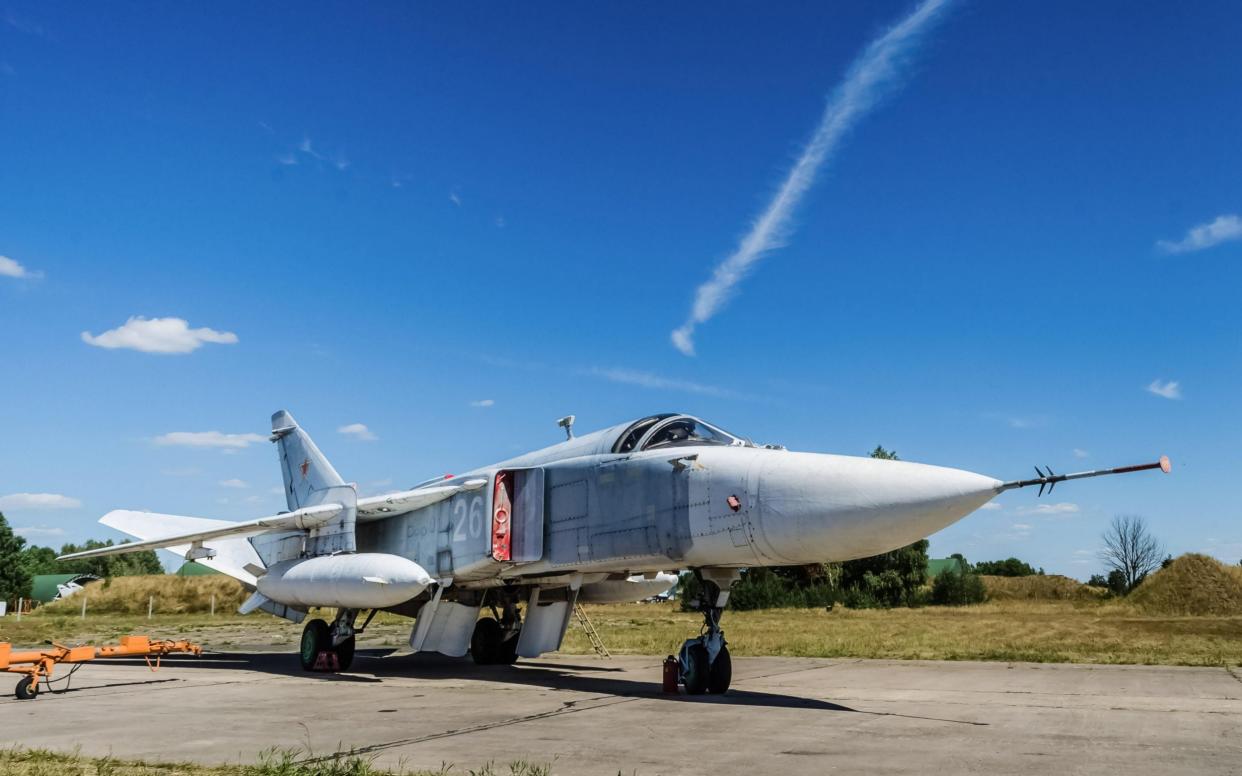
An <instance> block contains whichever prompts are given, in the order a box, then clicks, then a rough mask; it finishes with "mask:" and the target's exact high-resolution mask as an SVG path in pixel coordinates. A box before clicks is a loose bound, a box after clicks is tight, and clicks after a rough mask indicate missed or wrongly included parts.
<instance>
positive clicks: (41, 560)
mask: <svg viewBox="0 0 1242 776" xmlns="http://www.w3.org/2000/svg"><path fill="white" fill-rule="evenodd" d="M21 563H22V565H23V566H25V567H26V573H28V574H30V576H32V577H34V576H38V575H39V574H56V573H57V572H58V571H59V568H58V566H57V562H56V550H53V549H52V548H51V547H39V546H38V545H35V544H32V545H30V546H28V547H27V548H26V549H24V550H22V559H21Z"/></svg>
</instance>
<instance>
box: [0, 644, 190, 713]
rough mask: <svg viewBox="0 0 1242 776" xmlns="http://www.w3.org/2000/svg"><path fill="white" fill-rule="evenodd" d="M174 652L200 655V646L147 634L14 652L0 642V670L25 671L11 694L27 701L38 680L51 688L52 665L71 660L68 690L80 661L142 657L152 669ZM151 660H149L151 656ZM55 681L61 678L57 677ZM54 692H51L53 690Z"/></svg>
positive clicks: (35, 690) (31, 695)
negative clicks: (103, 642) (96, 644)
mask: <svg viewBox="0 0 1242 776" xmlns="http://www.w3.org/2000/svg"><path fill="white" fill-rule="evenodd" d="M174 652H186V653H189V654H192V655H201V654H202V653H203V648H202V647H200V646H198V645H197V644H191V643H190V642H188V641H158V640H157V641H152V640H151V639H150V638H148V637H147V636H122V637H121V643H120V644H109V645H107V646H103V647H90V646H86V647H66V646H65V645H64V644H57V643H55V642H52V648H51V649H40V650H30V651H26V652H14V651H13V645H12V644H9V643H8V642H0V671H8V672H10V673H14V674H25V676H24V677H22V679H21V680H20V681H18V683H17V692H16V693H15V694H16V695H17V697H18V698H19V699H20V700H30V699H32V698H34V697H35V696H36V695H38V694H39V685H40V683H42V684H45V685H47V687H48V689H49V690H51V683H52V681H53V680H52V667H53V666H55V665H56V664H57V663H72V664H74V666H73V668H71V669H70V670H69V673H68V674H67V675H66V676H64V677H63V680H64V681H65V682H66V686H65V687H64V688H62V690H61V691H63V690H65V689H68V681H69V677H71V676H73V674H74V672H76V671H77V670H78V669H79V668H81V667H82V666H81V664H82V663H87V662H89V661H91V660H96V659H98V658H108V657H145V658H146V659H147V667H149V668H150V669H151V670H152V671H157V670H159V667H160V658H162V657H163V656H164V655H168V654H171V653H174ZM152 657H154V658H155V661H154V662H152V660H151V658H152ZM55 681H61V679H57V680H55ZM54 692H55V691H54Z"/></svg>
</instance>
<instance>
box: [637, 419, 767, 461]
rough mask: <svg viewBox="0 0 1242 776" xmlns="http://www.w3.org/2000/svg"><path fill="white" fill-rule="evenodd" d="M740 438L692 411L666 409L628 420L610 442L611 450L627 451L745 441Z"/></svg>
mask: <svg viewBox="0 0 1242 776" xmlns="http://www.w3.org/2000/svg"><path fill="white" fill-rule="evenodd" d="M748 444H749V442H747V441H746V440H744V439H741V438H740V437H735V436H733V435H732V434H730V433H728V432H727V431H724V430H722V429H720V428H717V427H716V426H713V425H711V424H710V423H706V422H704V421H702V420H699V419H698V418H696V417H694V416H692V415H679V414H677V413H675V412H666V413H663V414H660V415H651V416H649V417H646V418H643V419H642V420H639V421H637V422H635V423H633V424H631V425H630V426H629V427H628V428H626V429H625V431H623V432H621V436H620V437H619V438H618V439H617V442H616V444H614V445H613V446H612V451H613V452H614V453H631V452H634V451H635V450H659V449H662V448H666V447H682V446H686V445H721V446H726V447H728V446H733V445H737V446H742V445H748Z"/></svg>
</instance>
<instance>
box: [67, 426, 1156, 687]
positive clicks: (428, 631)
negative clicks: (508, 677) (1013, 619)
mask: <svg viewBox="0 0 1242 776" xmlns="http://www.w3.org/2000/svg"><path fill="white" fill-rule="evenodd" d="M272 426H273V432H272V441H273V442H275V443H276V444H277V447H278V450H279V456H280V461H281V469H282V473H283V476H284V480H285V488H284V492H285V494H286V497H287V502H288V506H289V512H287V513H282V514H280V515H274V516H270V517H266V518H258V519H256V520H251V521H246V522H242V523H229V522H226V521H219V520H210V519H206V518H196V517H183V516H174V515H158V514H153V513H143V512H132V511H127V510H117V511H113V512H110V513H108V514H107V515H105V516H104V518H103V519H102V521H101V522H103V523H105V524H106V525H109V526H111V527H113V528H116V529H118V530H121V531H124V532H126V533H129V534H130V535H132V536H136V537H138V538H139V539H140V540H141V541H140V542H138V543H135V544H133V545H119V546H113V547H108V548H103V549H99V550H91V551H87V552H83V553H77V554H75V555H73V556H67V557H91V556H95V555H104V554H111V553H118V552H130V551H134V550H136V549H145V548H150V547H166V548H172V549H175V550H176V551H177V552H179V553H183V554H185V556H186V557H187V558H190V557H192V558H196V559H199V562H201V563H204V564H205V565H208V566H210V567H212V568H216V569H218V570H220V571H222V572H224V573H226V574H229V575H231V576H234V577H236V578H237V579H239V580H241V581H242V582H243V584H245V585H246V586H247V587H248V588H251V589H254V588H256V587H257V588H258V591H257V592H256V593H255V594H254V595H252V597H251V599H250V600H248V601H247V602H246V604H245V605H244V610H245V611H252V610H254V609H256V608H260V609H263V610H265V611H268V612H271V613H273V614H276V615H278V616H281V617H287V618H289V619H293V620H295V621H300V620H301V618H302V617H303V616H305V612H306V610H307V609H308V608H310V607H312V606H335V607H339V612H338V616H337V621H336V622H335V623H334V624H333V626H332V628H331V634H332V635H331V644H332V648H335V645H337V644H340V643H342V642H343V641H345V640H348V639H351V638H352V637H353V633H354V630H353V622H354V617H356V616H357V614H358V612H359V610H362V609H372V610H375V609H387V610H389V611H395V612H398V613H401V614H407V615H410V616H417V617H418V618H419V624H418V625H417V626H416V628H415V630H414V632H413V633H412V635H411V643H412V644H414V645H416V648H422V649H435V650H438V651H441V652H444V653H445V654H464V653H465V651H466V650H467V648H469V646H470V644H469V643H467V642H470V641H471V638H472V637H471V633H470V628H469V627H468V626H469V624H470V623H472V622H474V621H475V620H476V619H477V618H478V617H479V612H480V611H482V610H483V607H484V606H485V605H486V606H488V607H491V609H492V611H496V612H498V617H499V620H491V619H490V618H487V617H484V618H483V619H479V620H478V625H477V627H476V629H475V633H474V636H473V639H475V640H477V639H479V638H484V641H485V642H487V643H488V644H490V645H491V646H488V647H487V648H486V651H488V652H489V654H490V655H491V657H490V658H489V659H493V658H494V659H497V660H500V659H501V658H503V657H504V654H508V655H509V657H510V658H511V657H512V656H513V655H514V654H521V655H524V656H525V655H529V654H537V652H538V651H547V650H548V649H550V648H553V649H554V648H555V647H556V646H557V645H559V643H560V638H561V637H563V635H564V631H565V628H566V627H567V626H568V618H569V612H570V610H571V609H572V606H573V604H574V603H575V602H577V601H578V600H588V601H621V600H641V599H644V598H647V597H650V596H651V595H655V594H659V593H663V592H665V591H667V590H668V587H669V585H670V584H671V580H673V579H674V578H673V577H671V576H668V575H666V576H663V577H660V576H657V574H658V572H664V571H672V570H678V569H691V570H694V571H695V573H696V574H697V575H699V576H700V578H701V580H703V584H704V585H705V586H706V587H705V589H709V590H712V591H716V592H715V593H713V594H712V596H714V598H713V599H711V600H709V599H704V601H705V603H704V607H703V608H702V611H704V613H705V617H706V619H707V623H706V626H705V631H706V632H705V635H704V636H701V637H700V638H699V639H697V640H691V641H688V642H687V644H686V646H685V647H684V648H683V668H685V670H687V671H688V672H689V673H690V674H693V673H694V672H693V671H692V670H691V669H690V668H688V667H687V666H690V665H691V664H692V663H694V662H695V661H696V660H709V661H710V664H711V665H715V660H716V657H717V655H718V654H719V653H720V651H721V650H722V649H724V641H723V635H722V631H720V628H719V616H720V612H721V610H722V609H723V607H724V604H725V602H726V601H727V598H728V594H727V593H728V588H729V586H730V585H731V584H732V581H734V580H736V578H737V572H736V569H739V568H745V567H751V566H782V565H798V564H805V563H821V562H826V561H844V560H850V559H853V558H860V557H868V556H872V555H877V554H880V553H883V552H887V551H890V550H894V549H897V548H899V547H902V546H905V545H907V544H909V543H911V542H913V541H916V540H918V539H922V538H924V537H926V536H928V535H930V534H932V533H934V532H936V531H938V530H940V529H942V528H944V527H946V526H948V525H950V524H952V523H954V522H956V521H957V520H960V519H962V518H963V517H965V516H966V515H969V514H970V513H971V512H973V511H975V510H976V509H978V508H979V507H981V506H982V505H984V504H986V503H987V502H988V501H990V500H991V499H992V498H994V497H995V496H996V495H997V494H998V493H1000V492H1002V491H1004V490H1007V489H1010V488H1016V487H1026V486H1030V485H1036V484H1038V485H1039V486H1040V493H1041V494H1042V492H1043V489H1044V487H1045V486H1047V487H1053V486H1055V484H1057V483H1059V482H1063V481H1065V480H1068V479H1079V478H1084V477H1094V476H1099V475H1103V474H1119V473H1126V472H1131V471H1141V470H1145V469H1152V468H1160V469H1163V470H1164V471H1165V472H1168V471H1169V463H1168V460H1167V459H1164V458H1162V459H1161V460H1160V462H1159V463H1154V464H1144V465H1141V466H1133V467H1123V468H1120V469H1110V470H1099V471H1093V472H1079V473H1076V474H1069V475H1053V474H1052V473H1051V472H1050V471H1049V472H1046V473H1045V472H1042V471H1041V472H1040V476H1039V477H1037V478H1035V479H1030V480H1021V481H1012V482H1002V481H1001V480H997V479H994V478H992V477H988V476H984V475H981V474H975V473H973V472H968V471H962V470H960V469H952V468H946V467H941V466H930V465H926V464H920V463H912V462H906V461H894V460H883V459H875V458H863V457H852V456H842V455H831V454H823V453H806V452H792V451H788V450H785V449H783V448H779V447H769V446H765V447H757V446H755V445H754V444H752V443H750V442H749V441H747V440H745V439H742V438H740V437H736V436H734V435H731V434H729V433H728V432H725V431H723V430H721V429H720V428H718V427H716V426H713V425H712V424H710V423H706V422H704V421H702V420H700V419H698V418H695V417H693V416H689V415H678V414H675V413H666V414H662V415H653V416H649V417H647V418H643V419H640V420H637V421H634V422H633V423H625V424H619V425H617V426H613V427H610V428H607V429H604V430H602V431H597V432H594V433H591V434H587V435H584V436H580V437H572V436H571V437H570V438H569V439H567V440H565V441H563V442H560V443H559V444H556V445H552V446H550V447H546V448H543V449H541V450H537V451H534V452H531V453H527V454H525V455H522V456H518V457H516V458H511V459H509V460H507V461H503V462H501V463H498V464H493V465H491V466H486V467H482V468H479V469H475V470H473V471H469V472H466V473H465V474H463V475H461V476H459V477H446V478H439V479H435V480H429V481H426V482H424V483H421V484H420V485H417V486H415V487H414V488H411V489H410V490H407V491H402V492H399V493H395V494H389V495H386V496H378V497H372V498H367V499H358V498H357V492H356V487H355V486H354V485H353V484H351V483H347V482H345V481H344V480H343V479H342V478H341V476H340V475H339V474H338V473H337V472H336V470H335V469H334V468H333V467H332V465H331V464H330V463H329V462H328V461H327V459H326V458H325V457H324V456H323V453H322V452H321V451H320V450H319V448H318V447H317V446H316V445H315V444H314V442H313V441H312V440H311V438H310V437H309V435H307V434H306V432H305V431H304V430H303V429H301V428H300V427H299V426H298V425H297V422H296V421H295V420H294V419H293V417H292V415H290V414H289V413H288V412H285V411H281V412H278V413H276V414H275V415H274V416H273V418H272ZM570 434H572V430H570ZM639 575H641V576H639ZM521 606H525V608H526V616H525V618H523V617H522V616H521V615H520V612H519V607H521ZM501 611H503V614H499V613H500V612H501ZM489 620H490V622H492V623H493V624H492V625H487V622H488V621H489ZM524 621H525V622H524ZM496 622H500V623H501V624H500V625H499V626H497V625H495V623H496ZM316 623H318V625H316ZM326 627H327V626H324V625H323V623H322V622H320V621H312V622H311V623H308V626H307V628H308V630H307V631H306V632H307V633H309V634H311V637H312V642H311V643H312V646H313V645H314V644H315V643H318V642H316V641H315V639H319V638H323V637H322V636H321V635H317V634H321V632H326ZM498 628H499V630H498ZM524 628H525V629H527V630H526V632H525V633H524V634H523V629H524ZM479 629H482V631H486V632H483V633H482V636H480V633H481V632H482V631H480V630H479ZM489 629H490V630H489ZM497 634H500V635H497ZM502 637H503V641H496V639H501V638H502ZM489 638H490V639H492V641H490V642H488V641H487V639H489ZM463 639H464V640H465V641H463ZM493 642H494V643H493ZM499 644H506V645H509V646H508V647H506V648H505V649H507V650H509V651H508V652H507V653H506V652H504V650H501V652H497V651H496V650H497V649H500V647H498V646H497V645H499ZM514 644H520V646H519V647H517V652H513V650H512V646H513V645H514ZM695 644H697V645H699V646H702V647H703V648H704V650H705V654H706V655H707V657H706V658H700V657H695V656H694V655H690V656H689V657H687V654H688V653H687V650H690V651H691V652H693V650H692V649H691V647H692V646H693V645H695ZM696 648H697V647H696ZM349 654H350V655H352V652H350V653H349ZM476 659H477V656H476ZM704 670H705V669H704ZM700 673H701V672H700ZM699 678H700V679H701V678H702V677H701V676H700V677H699ZM696 681H697V680H696ZM724 683H725V685H727V679H726V680H725V682H724ZM688 686H689V685H688Z"/></svg>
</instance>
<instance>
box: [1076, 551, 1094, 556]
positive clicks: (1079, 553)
mask: <svg viewBox="0 0 1242 776" xmlns="http://www.w3.org/2000/svg"><path fill="white" fill-rule="evenodd" d="M1074 554H1075V555H1091V556H1094V555H1095V550H1074Z"/></svg>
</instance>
